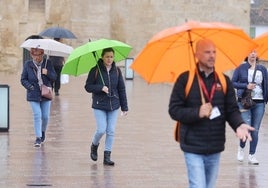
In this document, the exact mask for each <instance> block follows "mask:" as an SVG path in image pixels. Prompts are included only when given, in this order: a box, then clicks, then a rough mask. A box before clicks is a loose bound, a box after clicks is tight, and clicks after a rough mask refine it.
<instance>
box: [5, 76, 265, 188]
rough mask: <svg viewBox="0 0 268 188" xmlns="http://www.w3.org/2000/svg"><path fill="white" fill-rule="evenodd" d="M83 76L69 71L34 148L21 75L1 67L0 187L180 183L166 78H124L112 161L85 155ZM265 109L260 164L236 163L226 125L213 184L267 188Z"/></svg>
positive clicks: (157, 187) (147, 187)
mask: <svg viewBox="0 0 268 188" xmlns="http://www.w3.org/2000/svg"><path fill="white" fill-rule="evenodd" d="M85 80H86V76H80V77H70V82H69V83H68V84H65V85H62V88H61V90H60V96H58V97H55V98H54V99H53V101H52V106H51V119H50V122H49V126H48V130H47V139H46V142H45V144H44V145H42V147H41V148H34V147H33V143H34V140H35V136H34V132H33V122H32V114H31V113H32V112H31V109H30V106H29V104H28V103H27V102H26V100H25V90H24V88H23V87H22V86H21V85H20V75H19V74H17V75H8V74H3V73H1V74H0V84H8V85H9V86H10V129H9V132H0V187H1V188H2V187H3V188H5V187H8V188H13V187H18V188H24V187H57V188H58V187H59V188H61V187H64V188H69V187H70V188H77V187H79V188H84V187H85V188H175V187H176V188H178V187H180V188H185V187H187V175H186V169H185V165H184V158H183V155H182V152H181V151H180V148H179V145H178V144H177V143H176V142H175V141H174V140H173V128H174V127H173V126H174V122H173V121H172V120H171V119H170V117H169V115H168V112H167V109H168V100H169V95H170V92H171V89H172V86H171V85H167V84H154V85H148V84H147V83H145V82H144V81H143V80H142V79H141V78H139V77H138V76H135V78H134V80H126V88H127V95H128V102H129V108H130V110H129V113H128V115H127V116H126V117H121V116H119V118H118V123H117V129H116V135H115V143H114V146H113V151H112V160H113V161H114V162H115V166H114V167H110V166H104V165H103V163H102V161H103V141H104V139H102V142H101V144H100V147H99V150H98V151H99V159H98V161H97V162H93V161H91V159H90V157H89V146H90V143H91V137H92V135H93V133H94V130H95V120H94V117H93V112H92V109H91V95H90V94H88V93H86V92H85V90H84V84H85ZM267 123H268V115H267V112H266V114H265V117H264V120H263V123H262V127H261V130H260V138H259V145H258V149H257V158H258V160H259V161H260V165H259V166H250V165H248V164H247V161H245V162H244V163H240V164H239V163H238V162H237V161H236V151H237V143H238V140H237V138H236V137H235V135H234V133H233V132H232V130H231V129H230V128H229V127H228V128H227V142H226V149H225V151H224V152H223V153H222V158H221V166H220V172H219V178H218V182H217V188H229V187H233V188H266V187H267V185H268V170H267V169H268V152H267V148H268V135H267V134H268V126H267Z"/></svg>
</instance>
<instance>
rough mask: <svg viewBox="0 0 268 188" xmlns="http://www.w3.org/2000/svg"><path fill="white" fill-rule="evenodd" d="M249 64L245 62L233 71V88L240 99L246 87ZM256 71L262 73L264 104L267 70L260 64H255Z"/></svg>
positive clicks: (266, 95)
mask: <svg viewBox="0 0 268 188" xmlns="http://www.w3.org/2000/svg"><path fill="white" fill-rule="evenodd" d="M250 66H251V65H250V64H249V63H248V62H245V63H243V64H241V65H239V67H237V68H236V69H235V71H234V74H233V77H232V82H233V86H234V88H236V89H237V92H236V93H237V98H241V97H242V93H243V92H244V90H245V89H246V88H247V85H248V69H249V68H250ZM256 69H257V70H259V71H261V72H262V76H263V81H262V90H263V98H264V102H265V103H267V101H268V73H267V69H266V68H265V67H264V66H263V65H260V64H256Z"/></svg>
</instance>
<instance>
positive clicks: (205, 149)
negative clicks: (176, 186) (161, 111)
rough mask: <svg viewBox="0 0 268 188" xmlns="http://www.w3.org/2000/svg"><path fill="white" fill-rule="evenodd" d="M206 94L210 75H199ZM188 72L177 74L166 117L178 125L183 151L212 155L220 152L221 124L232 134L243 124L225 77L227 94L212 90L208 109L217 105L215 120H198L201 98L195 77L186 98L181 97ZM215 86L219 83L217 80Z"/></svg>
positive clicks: (212, 77) (212, 78)
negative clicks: (212, 95) (210, 104)
mask: <svg viewBox="0 0 268 188" xmlns="http://www.w3.org/2000/svg"><path fill="white" fill-rule="evenodd" d="M200 75H201V77H202V79H203V80H204V83H205V85H206V87H207V88H208V92H209V93H210V90H211V88H212V85H213V83H214V79H215V77H214V73H212V74H210V75H209V76H208V77H207V78H206V77H205V75H204V73H200ZM188 76H189V71H187V72H185V73H183V74H181V75H180V76H179V78H178V79H177V81H176V83H175V85H174V88H173V91H172V93H171V97H170V102H169V114H170V116H171V118H172V119H174V120H176V121H180V122H181V124H182V125H181V138H180V146H181V149H182V150H183V151H185V152H190V153H196V154H212V153H217V152H221V151H223V150H224V144H225V123H226V121H227V122H228V123H229V124H230V126H231V127H232V129H233V130H234V131H236V129H237V127H238V126H240V125H241V124H242V123H244V121H243V119H242V117H241V113H240V111H239V108H238V106H237V102H236V97H235V91H234V88H233V86H232V83H231V81H230V79H229V77H227V76H225V78H226V83H227V91H226V94H224V92H223V90H222V88H221V87H218V88H217V89H216V90H215V94H214V97H213V98H212V106H213V107H215V106H217V107H218V108H219V110H220V113H221V116H219V117H217V118H215V119H212V120H210V119H208V118H199V108H200V106H201V104H202V103H201V95H200V89H199V85H198V80H197V76H196V75H195V78H194V81H193V84H192V87H191V89H190V91H189V94H188V97H187V98H186V97H185V86H186V83H187V80H188ZM218 84H220V82H219V81H218Z"/></svg>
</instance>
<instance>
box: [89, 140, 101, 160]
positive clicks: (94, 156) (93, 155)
mask: <svg viewBox="0 0 268 188" xmlns="http://www.w3.org/2000/svg"><path fill="white" fill-rule="evenodd" d="M98 147H99V144H98V145H94V144H93V143H92V144H91V152H90V157H91V159H92V160H93V161H97V160H98Z"/></svg>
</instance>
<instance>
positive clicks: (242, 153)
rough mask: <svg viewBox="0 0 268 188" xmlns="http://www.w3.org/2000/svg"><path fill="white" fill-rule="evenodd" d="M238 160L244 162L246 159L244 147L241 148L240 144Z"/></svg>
mask: <svg viewBox="0 0 268 188" xmlns="http://www.w3.org/2000/svg"><path fill="white" fill-rule="evenodd" d="M237 160H238V161H240V162H243V160H244V148H241V147H240V146H238V152H237Z"/></svg>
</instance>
